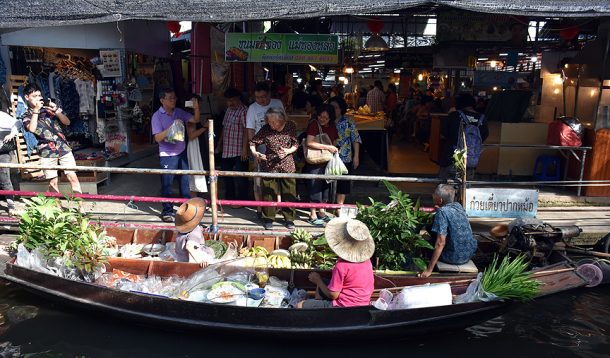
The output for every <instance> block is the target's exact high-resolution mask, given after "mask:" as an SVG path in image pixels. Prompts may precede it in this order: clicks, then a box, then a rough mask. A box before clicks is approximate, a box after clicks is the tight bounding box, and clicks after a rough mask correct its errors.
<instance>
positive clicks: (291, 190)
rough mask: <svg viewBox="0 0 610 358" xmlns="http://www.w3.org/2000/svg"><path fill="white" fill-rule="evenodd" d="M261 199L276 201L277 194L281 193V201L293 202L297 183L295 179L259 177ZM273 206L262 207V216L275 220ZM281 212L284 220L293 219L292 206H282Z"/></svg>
mask: <svg viewBox="0 0 610 358" xmlns="http://www.w3.org/2000/svg"><path fill="white" fill-rule="evenodd" d="M261 182H262V183H261V184H262V192H263V200H264V201H277V196H278V194H281V195H282V201H287V202H295V201H296V200H297V198H296V194H297V185H296V180H295V179H287V178H282V179H265V178H261ZM275 212H276V208H275V207H264V208H263V218H264V219H268V220H271V221H273V220H275ZM282 214H283V215H284V219H285V220H286V221H294V216H295V215H294V208H282Z"/></svg>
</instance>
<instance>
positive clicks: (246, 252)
mask: <svg viewBox="0 0 610 358" xmlns="http://www.w3.org/2000/svg"><path fill="white" fill-rule="evenodd" d="M267 255H269V251H267V249H265V248H264V247H262V246H254V247H252V248H247V247H244V248H242V249H241V250H239V256H241V257H267Z"/></svg>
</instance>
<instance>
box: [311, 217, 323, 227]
mask: <svg viewBox="0 0 610 358" xmlns="http://www.w3.org/2000/svg"><path fill="white" fill-rule="evenodd" d="M307 222H308V223H309V224H311V225H314V226H324V222H325V221H324V220H322V219H318V218H315V219H313V218H310V219H309V220H307Z"/></svg>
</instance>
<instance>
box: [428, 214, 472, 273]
mask: <svg viewBox="0 0 610 358" xmlns="http://www.w3.org/2000/svg"><path fill="white" fill-rule="evenodd" d="M432 231H434V232H435V233H437V234H438V235H443V236H445V237H446V241H445V248H444V249H443V252H442V253H441V257H440V261H442V262H445V263H448V264H452V265H461V264H465V263H466V262H468V261H469V260H470V259H471V258H472V257H473V256H474V253H475V252H476V251H477V241H476V240H475V238H474V236H473V235H472V228H471V227H470V223H469V222H468V217H467V216H466V211H465V210H464V208H463V207H462V205H460V203H449V204H447V205H444V206H442V207H440V208H439V209H438V210H437V211H436V215H434V223H433V224H432Z"/></svg>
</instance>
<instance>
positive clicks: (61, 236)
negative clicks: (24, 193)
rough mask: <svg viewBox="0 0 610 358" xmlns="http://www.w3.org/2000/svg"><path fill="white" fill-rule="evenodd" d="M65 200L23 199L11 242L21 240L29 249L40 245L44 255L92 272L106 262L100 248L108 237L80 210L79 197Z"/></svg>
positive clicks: (45, 198)
mask: <svg viewBox="0 0 610 358" xmlns="http://www.w3.org/2000/svg"><path fill="white" fill-rule="evenodd" d="M66 200H67V205H66V206H62V204H61V202H60V201H59V200H57V199H55V198H47V197H45V196H42V195H39V196H36V197H34V198H31V199H23V201H24V202H25V203H26V210H25V212H24V213H23V214H22V215H21V219H20V220H19V237H17V240H15V242H13V244H12V245H13V247H14V248H16V247H17V245H19V244H23V246H24V247H25V248H26V249H28V250H29V251H32V250H33V249H35V248H38V249H42V250H43V251H44V252H45V254H46V257H47V259H56V258H62V259H63V262H64V263H65V264H66V265H68V266H73V267H75V268H77V269H79V270H81V271H82V272H83V274H87V273H91V272H93V271H94V270H95V269H96V268H97V267H98V266H99V265H101V264H103V263H104V262H106V257H105V256H104V255H103V254H102V250H103V247H104V244H105V240H106V239H107V237H106V235H105V232H104V230H103V229H102V228H101V227H100V226H99V225H95V224H91V223H90V219H91V218H90V217H89V216H88V215H87V214H83V213H81V211H80V209H79V205H78V200H79V199H76V198H72V197H67V198H66Z"/></svg>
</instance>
